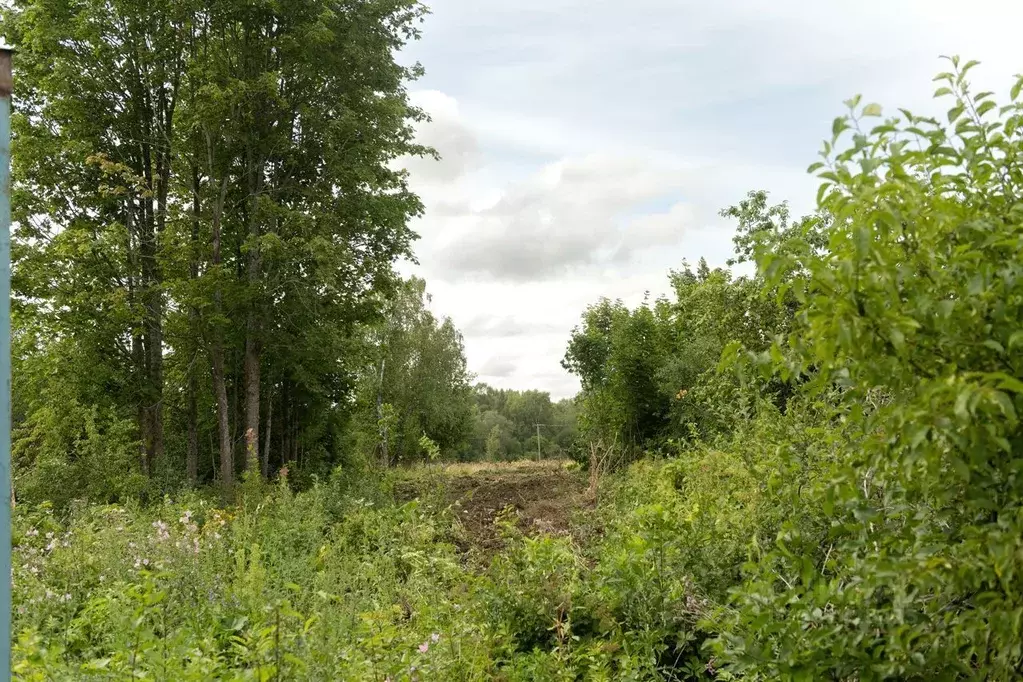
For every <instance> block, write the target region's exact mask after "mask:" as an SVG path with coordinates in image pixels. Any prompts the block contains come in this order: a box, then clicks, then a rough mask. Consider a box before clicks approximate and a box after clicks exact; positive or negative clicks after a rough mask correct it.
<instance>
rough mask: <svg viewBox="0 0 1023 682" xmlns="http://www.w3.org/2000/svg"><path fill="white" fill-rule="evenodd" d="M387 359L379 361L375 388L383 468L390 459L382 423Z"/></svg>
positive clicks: (385, 432)
mask: <svg viewBox="0 0 1023 682" xmlns="http://www.w3.org/2000/svg"><path fill="white" fill-rule="evenodd" d="M386 364H387V358H383V359H381V360H380V383H379V385H378V387H377V424H378V425H379V429H380V458H381V460H382V462H383V465H384V468H385V469H386V468H387V467H389V466H391V457H390V454H389V453H388V451H387V424H385V423H384V367H385V366H386Z"/></svg>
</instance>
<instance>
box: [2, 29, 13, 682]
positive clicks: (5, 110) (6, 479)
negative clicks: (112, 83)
mask: <svg viewBox="0 0 1023 682" xmlns="http://www.w3.org/2000/svg"><path fill="white" fill-rule="evenodd" d="M13 53H14V50H12V49H11V48H10V47H7V46H6V45H0V491H2V492H0V496H2V497H7V495H8V494H10V496H11V500H10V503H9V502H7V501H6V500H5V501H4V502H3V503H2V504H0V508H2V509H3V511H2V512H0V680H9V679H11V506H12V503H13V502H14V488H12V487H11V92H12V91H13V90H14V78H13V75H12V73H11V56H12V54H13Z"/></svg>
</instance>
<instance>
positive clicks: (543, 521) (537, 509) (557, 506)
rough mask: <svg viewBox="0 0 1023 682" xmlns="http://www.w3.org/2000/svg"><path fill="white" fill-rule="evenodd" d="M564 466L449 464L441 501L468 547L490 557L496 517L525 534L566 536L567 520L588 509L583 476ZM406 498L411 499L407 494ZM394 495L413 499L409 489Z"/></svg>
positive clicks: (495, 545) (497, 543) (497, 540)
mask: <svg viewBox="0 0 1023 682" xmlns="http://www.w3.org/2000/svg"><path fill="white" fill-rule="evenodd" d="M567 464H568V463H567V462H564V461H543V462H527V461H520V462H509V463H507V464H504V463H494V464H486V465H480V464H473V465H457V464H456V465H451V466H449V467H445V468H444V469H443V473H444V481H445V482H444V491H445V497H446V501H447V502H448V503H449V504H451V506H452V509H453V511H454V512H455V514H456V516H457V518H458V520H459V521H460V522H461V524H462V527H463V528H464V529H465V535H466V540H467V541H468V544H469V547H465V548H463V549H473V548H474V549H477V550H480V551H482V552H483V553H484V555H490V554H492V553H493V552H496V551H497V550H499V549H500V548H501V546H502V540H501V535H500V529H499V527H498V526H497V524H496V523H495V521H496V520H497V519H498V517H499V516H502V515H504V514H507V516H506V518H512V519H514V520H515V523H516V525H517V527H518V528H519V529H520V530H521V531H522V532H523V533H525V534H528V535H539V534H543V533H545V534H549V535H562V536H565V535H571V534H572V531H573V528H574V524H573V517H574V516H575V515H576V513H577V512H578V511H580V510H582V509H586V508H589V507H592V504H593V503H592V500H590V499H589V498H588V496H587V495H586V487H587V480H586V476H585V474H584V473H582V472H581V471H578V470H571V469H568V468H567ZM410 493H411V494H410ZM399 496H401V497H404V498H406V499H410V498H411V497H415V492H414V491H412V490H409V489H407V488H406V489H404V490H399Z"/></svg>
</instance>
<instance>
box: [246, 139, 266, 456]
mask: <svg viewBox="0 0 1023 682" xmlns="http://www.w3.org/2000/svg"><path fill="white" fill-rule="evenodd" d="M245 157H246V158H245V167H246V173H245V175H246V184H247V185H248V191H249V198H248V206H247V207H246V210H247V213H248V215H247V216H246V218H247V219H248V223H249V235H248V242H249V243H248V253H247V254H246V261H247V262H246V270H247V280H248V294H249V296H248V310H247V311H246V319H245V367H244V371H245V378H244V381H245V468H246V470H248V471H259V388H260V385H259V382H260V355H261V348H260V345H261V344H260V338H259V336H260V324H259V305H260V296H259V276H260V255H259V234H260V222H259V218H260V216H259V197H260V194H261V193H262V191H263V168H262V165H261V163H260V161H259V159H258V158H257V154H256V152H255V150H254V149H253V146H252V142H251V141H250V142H249V144H248V145H247V146H246V150H245Z"/></svg>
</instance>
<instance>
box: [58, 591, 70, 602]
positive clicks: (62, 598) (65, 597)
mask: <svg viewBox="0 0 1023 682" xmlns="http://www.w3.org/2000/svg"><path fill="white" fill-rule="evenodd" d="M60 600H61V601H71V594H70V593H69V592H65V593H64V596H63V597H61V598H60Z"/></svg>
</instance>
